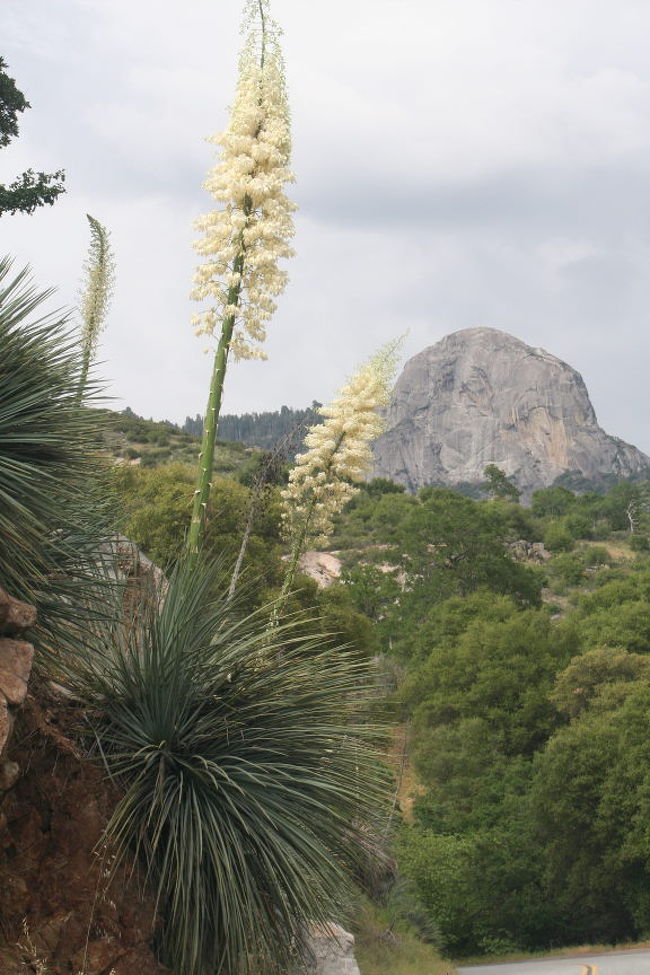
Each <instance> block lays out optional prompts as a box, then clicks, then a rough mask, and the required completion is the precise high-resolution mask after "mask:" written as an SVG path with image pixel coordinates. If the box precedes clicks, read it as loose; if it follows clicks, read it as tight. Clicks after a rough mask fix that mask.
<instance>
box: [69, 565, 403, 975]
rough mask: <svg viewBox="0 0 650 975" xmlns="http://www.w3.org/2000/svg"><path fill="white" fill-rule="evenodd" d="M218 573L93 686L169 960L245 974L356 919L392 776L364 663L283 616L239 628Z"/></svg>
mask: <svg viewBox="0 0 650 975" xmlns="http://www.w3.org/2000/svg"><path fill="white" fill-rule="evenodd" d="M213 574H214V568H213V569H212V570H204V569H202V568H200V567H199V568H198V569H194V570H191V571H190V570H187V569H185V568H181V569H180V570H179V571H177V572H176V573H175V574H174V575H173V576H172V578H171V580H170V584H169V589H168V591H167V592H166V595H165V598H164V601H163V602H162V604H161V603H160V601H159V600H158V599H156V598H154V599H150V600H149V601H148V602H145V603H143V605H142V606H141V607H140V609H139V610H138V611H137V612H136V613H135V614H134V619H133V625H132V626H130V627H124V626H119V627H116V628H115V631H114V632H113V634H112V640H111V641H105V642H103V643H102V642H99V643H98V645H97V646H96V647H95V648H94V652H93V654H92V656H91V657H90V658H89V660H88V665H87V667H86V669H85V671H84V672H83V673H81V674H80V675H79V676H78V679H77V682H76V686H77V689H78V693H81V694H84V695H85V696H86V698H87V699H88V700H89V701H91V702H92V703H93V704H94V706H95V708H97V709H98V711H97V719H96V723H95V731H96V736H97V741H98V742H99V744H100V747H101V750H102V755H103V759H104V761H105V763H106V765H107V768H108V769H109V771H110V773H111V775H112V776H114V777H115V779H116V780H117V781H118V782H119V783H121V786H122V788H123V790H124V795H123V798H122V799H121V800H120V801H119V803H118V805H117V807H116V809H115V811H114V814H113V816H112V819H111V821H110V823H109V826H108V830H107V839H108V840H109V842H110V845H111V847H112V848H114V849H116V851H117V854H118V858H117V862H118V863H119V862H120V861H121V859H122V858H123V857H124V855H125V854H126V853H127V851H128V850H135V851H136V852H137V854H138V855H139V856H140V858H141V859H142V860H143V862H144V864H145V867H146V872H147V875H148V876H149V877H150V878H151V880H152V881H153V882H154V884H155V885H156V887H157V892H158V903H159V906H160V911H161V913H162V914H163V915H164V917H165V924H164V927H163V929H162V932H161V939H162V940H161V945H160V949H161V954H162V957H163V960H164V961H165V962H166V963H168V964H170V965H171V967H173V968H174V970H176V971H179V972H192V973H193V975H213V973H214V972H215V971H219V972H224V973H237V975H240V973H242V975H243V973H247V972H251V971H260V970H263V971H271V970H273V971H275V967H274V965H275V964H276V963H286V962H287V961H288V960H289V959H290V957H291V955H292V954H293V952H294V950H295V946H296V945H297V944H299V943H300V939H301V937H302V934H303V931H304V925H306V924H307V923H310V922H314V921H315V922H319V921H320V922H325V921H327V920H330V919H331V918H332V917H336V916H337V915H340V912H341V909H342V904H343V902H344V900H345V898H346V894H347V892H348V891H349V887H350V884H349V881H348V879H347V877H348V871H349V870H350V869H352V867H353V866H354V864H355V863H356V862H364V859H365V857H366V853H365V847H366V845H367V844H366V840H365V833H364V829H363V824H364V823H367V822H369V821H371V820H372V818H373V817H374V816H375V815H376V814H377V811H378V806H380V805H381V804H382V803H383V798H384V794H385V791H384V790H385V786H384V778H383V774H382V772H381V771H380V768H379V766H378V764H377V762H376V761H375V758H374V753H373V750H372V748H371V746H370V744H369V739H370V738H371V737H372V735H373V731H372V729H370V728H369V726H367V725H365V724H363V723H359V721H358V715H359V709H360V707H361V706H362V703H363V702H362V700H361V698H360V693H359V691H358V687H359V686H360V684H361V682H362V681H361V679H362V677H363V674H364V670H363V668H362V665H361V664H360V663H359V662H358V661H357V659H356V658H355V657H354V656H351V655H350V654H348V653H345V652H343V651H341V650H340V649H338V650H334V651H332V650H328V651H323V649H322V647H321V646H320V645H319V642H318V638H314V639H311V640H305V639H304V638H299V637H296V636H295V635H293V631H292V628H291V627H290V626H287V625H282V624H281V625H280V626H279V627H277V628H276V629H274V630H273V638H272V639H271V637H270V636H269V630H268V622H267V620H268V614H267V613H265V614H264V616H263V617H262V616H261V615H257V616H253V617H249V618H248V619H246V620H244V621H239V622H235V621H234V620H233V617H232V616H231V615H230V612H231V610H230V604H228V602H227V600H226V599H225V598H223V597H215V596H213V595H211V585H212V575H213ZM346 868H347V869H346Z"/></svg>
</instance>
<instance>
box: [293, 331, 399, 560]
mask: <svg viewBox="0 0 650 975" xmlns="http://www.w3.org/2000/svg"><path fill="white" fill-rule="evenodd" d="M399 344H400V342H399V341H397V342H392V343H390V344H389V345H387V346H385V347H384V348H383V349H381V350H380V351H379V352H378V353H377V354H376V355H374V356H373V357H372V358H371V359H370V360H369V361H368V362H367V363H366V364H365V365H364V366H362V367H361V369H359V371H358V372H357V373H356V374H355V375H354V376H353V377H352V378H351V379H350V380H349V382H348V383H347V384H346V385H345V386H344V387H343V388H342V389H341V391H340V392H339V394H338V395H337V396H336V398H335V399H334V400H333V401H332V403H330V404H329V406H322V407H320V408H319V413H321V415H322V416H324V417H325V421H324V423H321V424H318V425H317V426H313V427H311V428H310V430H309V432H308V434H307V436H306V437H305V445H306V447H307V448H308V449H307V450H306V451H305V453H303V454H299V455H298V456H297V457H296V462H295V466H294V468H293V470H292V471H291V473H290V474H289V483H288V485H287V487H286V489H285V490H284V491H283V492H282V497H283V502H284V505H283V515H282V517H283V521H284V526H285V531H286V533H287V534H288V535H289V537H290V538H292V539H293V540H294V544H295V543H296V542H298V543H299V544H300V545H301V546H302V545H304V544H306V543H307V542H313V543H316V544H319V543H321V542H323V541H324V540H325V539H326V537H327V536H328V535H329V534H330V533H331V531H332V519H333V517H334V515H335V514H336V513H337V512H338V511H340V509H341V508H342V507H343V505H344V504H345V503H346V502H347V501H348V500H349V499H350V498H351V497H352V496H353V495H354V494H355V493H356V491H357V490H358V489H357V488H355V487H354V485H353V484H352V483H350V482H352V481H362V480H363V479H364V477H365V475H366V474H367V473H368V472H369V471H370V469H371V467H372V453H371V449H370V444H371V443H372V441H373V440H375V439H376V437H378V436H379V434H380V433H381V432H382V431H383V429H384V420H383V417H382V416H381V415H380V413H379V412H378V410H379V408H380V407H382V406H387V405H388V402H389V400H390V395H391V390H392V386H393V379H394V375H395V368H396V365H397V356H398V348H399Z"/></svg>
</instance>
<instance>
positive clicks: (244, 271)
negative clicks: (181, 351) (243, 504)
mask: <svg viewBox="0 0 650 975" xmlns="http://www.w3.org/2000/svg"><path fill="white" fill-rule="evenodd" d="M244 29H245V31H246V38H247V39H246V43H245V45H244V50H243V52H242V55H241V58H240V64H239V82H238V85H237V93H236V97H235V103H234V106H233V109H232V113H231V117H230V122H229V125H228V128H227V129H226V131H225V132H223V133H222V134H220V135H218V136H215V137H214V139H213V140H212V141H214V142H216V143H217V144H218V145H219V146H220V147H221V156H220V162H219V163H218V164H217V166H216V167H215V168H214V169H213V170H212V171H211V172H210V174H209V175H208V178H207V180H206V183H205V187H206V189H207V190H209V192H210V193H211V194H212V195H213V197H214V198H215V199H216V200H217V201H218V202H219V203H220V204H222V208H221V209H219V210H213V211H211V212H210V213H208V214H206V215H205V216H204V217H201V218H200V219H199V220H198V221H197V222H196V226H197V228H198V229H199V230H201V231H203V237H202V238H201V240H199V241H197V243H196V244H195V248H196V250H197V251H198V252H199V253H200V254H202V255H204V256H205V257H206V258H207V260H206V261H205V262H204V263H203V264H201V265H199V267H198V268H197V271H196V274H195V277H194V282H195V287H194V290H193V291H192V297H193V298H195V299H196V300H198V301H202V300H204V299H206V298H208V299H210V300H211V302H212V303H213V305H212V307H211V308H210V309H209V310H208V311H204V312H201V313H199V314H198V315H197V316H195V319H194V324H195V325H196V327H197V332H198V334H208V335H214V334H215V332H216V330H217V328H220V332H219V342H218V346H217V351H216V354H215V360H214V368H213V371H212V379H211V383H210V394H209V398H208V406H207V410H206V417H205V421H204V427H203V439H202V444H201V454H200V457H199V471H198V475H197V485H196V491H195V494H194V503H193V508H192V521H191V525H190V531H189V534H188V539H187V547H188V551H189V552H190V554H191V555H192V556H194V555H196V553H197V552H198V550H199V547H200V543H201V538H202V535H203V532H204V528H205V513H206V508H207V504H208V500H209V497H210V488H211V479H212V464H213V459H214V446H215V440H216V435H217V424H218V421H219V412H220V409H221V399H222V395H223V387H224V381H225V376H226V368H227V364H228V357H229V355H230V353H231V352H232V354H233V355H234V356H235V358H236V359H251V358H265V356H264V352H263V350H262V349H261V343H262V342H263V341H264V339H265V337H266V332H265V323H266V322H267V321H268V320H269V318H270V317H271V315H272V314H273V312H274V310H275V302H274V300H273V298H274V297H275V296H277V295H278V294H280V292H281V291H282V290H283V288H284V286H285V284H286V280H287V276H286V272H284V271H281V270H280V269H279V268H278V260H279V259H280V258H283V257H289V256H290V255H291V254H292V250H291V248H290V247H289V244H288V241H289V240H290V239H291V237H292V236H293V221H292V219H291V213H292V211H293V210H294V209H295V207H294V205H293V204H292V203H290V201H289V200H288V199H287V197H286V195H285V193H284V186H285V184H286V183H287V182H290V181H292V179H293V176H292V174H291V172H290V170H289V168H288V166H289V156H290V152H291V135H290V129H289V110H288V105H287V99H286V89H285V82H284V70H283V62H282V54H281V51H280V47H279V41H278V39H279V35H280V31H279V29H278V28H277V26H276V25H275V24H274V22H273V21H271V20H270V18H269V13H268V0H249V2H248V4H247V7H246V11H245V16H244Z"/></svg>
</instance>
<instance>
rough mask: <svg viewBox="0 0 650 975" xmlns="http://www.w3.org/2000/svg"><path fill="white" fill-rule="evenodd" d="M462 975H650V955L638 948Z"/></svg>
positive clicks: (487, 967)
mask: <svg viewBox="0 0 650 975" xmlns="http://www.w3.org/2000/svg"><path fill="white" fill-rule="evenodd" d="M458 972H459V975H650V951H648V950H647V949H646V948H634V949H632V950H631V951H617V952H611V953H608V954H606V955H580V956H579V957H576V956H575V955H574V956H573V957H572V958H535V959H529V960H528V961H513V962H508V963H507V964H505V965H472V966H471V967H464V968H459V969H458Z"/></svg>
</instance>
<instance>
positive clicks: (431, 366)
mask: <svg viewBox="0 0 650 975" xmlns="http://www.w3.org/2000/svg"><path fill="white" fill-rule="evenodd" d="M374 456H375V466H374V471H373V475H374V476H375V477H390V478H392V479H393V480H395V481H397V482H399V483H400V484H403V485H404V486H405V487H406V488H407V490H409V491H416V490H417V489H418V488H421V487H423V486H425V485H427V484H435V483H438V484H440V483H442V484H449V485H454V484H458V483H460V482H480V481H482V480H483V471H484V469H485V467H486V466H487V465H488V464H496V465H497V466H498V467H500V468H502V469H503V470H504V471H505V472H506V474H508V475H510V476H511V477H512V478H513V480H514V481H515V482H516V484H517V486H518V487H519V489H520V490H521V491H522V492H523V494H524V496H527V495H530V493H531V492H532V491H534V490H536V489H537V488H540V487H547V486H548V485H550V484H552V483H553V481H555V479H556V478H557V477H558V476H559V475H561V474H563V473H565V472H567V471H572V472H576V473H578V474H580V475H582V476H583V477H586V478H589V479H594V478H595V479H597V478H599V477H602V476H604V475H611V474H613V475H615V476H617V477H620V478H625V477H630V476H632V475H644V474H645V473H646V472H647V473H648V475H649V476H650V457H648V456H647V455H646V454H644V453H642V452H641V451H640V450H637V448H636V447H632V446H631V445H630V444H627V443H624V441H622V440H619V439H618V438H617V437H611V436H609V435H608V434H606V433H605V432H604V431H603V430H602V429H601V428H600V427H599V426H598V422H597V420H596V414H595V413H594V409H593V407H592V405H591V402H590V400H589V394H588V393H587V388H586V386H585V384H584V382H583V380H582V377H581V376H580V375H579V373H577V372H576V371H575V369H572V368H571V367H570V366H568V365H567V364H566V363H565V362H562V361H561V360H560V359H558V358H556V357H555V356H553V355H551V354H550V353H548V352H546V351H545V350H544V349H534V348H531V347H530V346H528V345H525V343H524V342H521V341H520V340H519V339H516V338H514V336H512V335H508V334H507V333H505V332H501V331H499V330H498V329H495V328H468V329H463V330H462V331H460V332H454V333H453V334H452V335H448V336H446V338H444V339H442V340H441V341H440V342H438V343H437V344H436V345H433V346H431V347H430V348H428V349H425V350H424V351H423V352H420V353H419V355H416V356H414V357H413V358H412V359H410V360H409V362H407V364H406V366H405V367H404V370H403V372H402V374H401V376H400V378H399V380H398V382H397V385H396V387H395V393H394V396H393V400H392V403H391V405H390V407H389V409H388V411H387V429H386V433H385V434H384V435H383V436H382V437H380V438H379V439H378V440H377V442H376V444H375V448H374Z"/></svg>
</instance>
